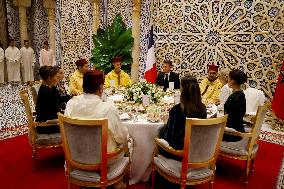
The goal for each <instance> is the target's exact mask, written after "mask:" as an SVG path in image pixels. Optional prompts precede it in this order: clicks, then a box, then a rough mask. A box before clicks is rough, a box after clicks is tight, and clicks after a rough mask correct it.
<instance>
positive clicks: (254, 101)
mask: <svg viewBox="0 0 284 189" xmlns="http://www.w3.org/2000/svg"><path fill="white" fill-rule="evenodd" d="M244 94H245V96H246V113H247V114H251V113H256V111H257V108H258V106H262V105H264V102H265V95H264V93H263V91H261V90H258V89H255V88H247V89H245V90H244Z"/></svg>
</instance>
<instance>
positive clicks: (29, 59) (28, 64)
mask: <svg viewBox="0 0 284 189" xmlns="http://www.w3.org/2000/svg"><path fill="white" fill-rule="evenodd" d="M24 45H25V46H24V47H22V48H21V49H20V52H21V57H22V58H21V60H22V76H23V81H24V82H28V81H34V63H35V53H34V50H33V49H32V48H31V47H30V45H29V41H28V40H25V41H24Z"/></svg>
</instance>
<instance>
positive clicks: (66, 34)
mask: <svg viewBox="0 0 284 189" xmlns="http://www.w3.org/2000/svg"><path fill="white" fill-rule="evenodd" d="M91 15H92V12H91V6H90V3H89V2H88V1H86V0H71V1H70V0H61V18H60V20H61V45H62V64H61V65H62V67H63V68H64V70H65V72H66V76H67V77H68V76H70V74H71V73H73V72H74V71H75V69H76V66H75V61H76V60H78V59H79V58H86V59H89V58H90V56H91V41H92V40H91V36H92V16H91Z"/></svg>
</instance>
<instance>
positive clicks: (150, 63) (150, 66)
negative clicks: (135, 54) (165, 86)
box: [144, 26, 157, 83]
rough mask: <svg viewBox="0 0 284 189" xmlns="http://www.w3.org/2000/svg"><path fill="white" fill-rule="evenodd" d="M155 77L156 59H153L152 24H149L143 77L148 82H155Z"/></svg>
mask: <svg viewBox="0 0 284 189" xmlns="http://www.w3.org/2000/svg"><path fill="white" fill-rule="evenodd" d="M156 77H157V69H156V59H155V45H154V38H153V26H151V29H150V33H149V42H148V52H147V58H146V69H145V74H144V78H145V79H146V81H147V82H149V83H155V82H156Z"/></svg>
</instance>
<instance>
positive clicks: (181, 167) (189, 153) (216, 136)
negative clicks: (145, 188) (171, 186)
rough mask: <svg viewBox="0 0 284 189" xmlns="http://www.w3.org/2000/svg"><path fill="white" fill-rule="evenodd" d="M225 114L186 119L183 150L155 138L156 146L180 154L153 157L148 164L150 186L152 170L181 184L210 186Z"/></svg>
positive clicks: (225, 119)
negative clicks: (149, 166)
mask: <svg viewBox="0 0 284 189" xmlns="http://www.w3.org/2000/svg"><path fill="white" fill-rule="evenodd" d="M226 121H227V115H225V116H224V117H220V118H212V119H190V118H187V119H186V128H185V137H184V149H183V150H174V149H173V148H171V147H170V146H168V145H165V143H164V142H161V140H159V139H156V143H157V145H158V147H161V148H163V149H164V150H166V151H167V152H168V153H171V154H174V155H176V156H180V157H182V161H176V160H173V159H168V158H166V157H164V156H162V155H158V156H154V157H153V163H152V188H154V181H155V179H154V178H155V170H157V171H158V172H159V173H160V174H161V175H162V176H163V177H165V178H166V179H168V180H170V181H172V182H175V183H177V184H180V185H181V188H185V187H186V185H195V184H201V183H205V182H209V181H211V187H213V182H214V176H215V164H216V160H217V157H218V151H219V148H220V143H221V140H222V136H223V133H224V128H225V125H226Z"/></svg>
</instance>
